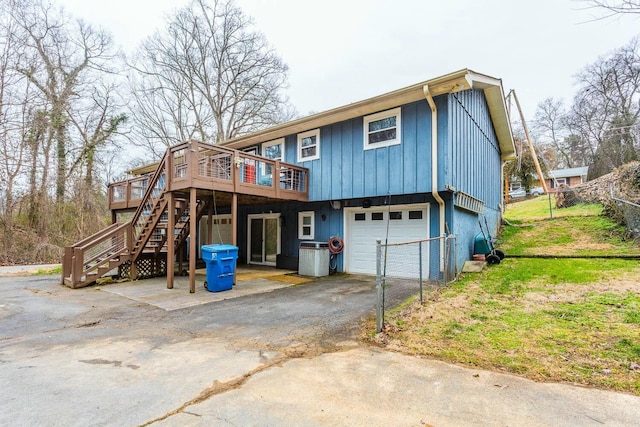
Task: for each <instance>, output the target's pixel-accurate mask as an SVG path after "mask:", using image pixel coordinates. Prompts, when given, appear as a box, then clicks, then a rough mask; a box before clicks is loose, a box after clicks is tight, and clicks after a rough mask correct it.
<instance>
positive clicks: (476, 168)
mask: <svg viewBox="0 0 640 427" xmlns="http://www.w3.org/2000/svg"><path fill="white" fill-rule="evenodd" d="M448 121H449V129H450V144H449V147H448V152H447V153H446V157H447V161H446V166H445V175H446V178H445V179H446V181H447V183H449V184H450V185H452V186H453V187H455V188H456V190H458V191H462V192H464V193H467V194H469V195H471V196H473V197H475V198H477V199H480V200H482V201H483V202H484V212H483V213H484V215H485V216H486V217H487V222H488V224H489V227H490V232H491V234H492V236H495V234H496V231H497V229H498V225H499V222H500V217H501V211H500V203H501V198H502V188H501V183H502V177H501V173H502V169H501V166H502V162H501V158H500V149H499V145H498V138H497V136H496V134H495V131H494V128H493V123H492V121H491V116H490V115H489V109H488V107H487V103H486V100H485V97H484V93H483V92H482V91H479V90H469V91H464V92H461V93H457V94H452V95H450V96H449V118H448ZM453 218H454V219H453V224H452V230H454V231H453V232H454V233H455V234H456V235H457V236H458V264H459V265H462V264H461V263H463V262H464V261H465V260H468V259H470V258H471V255H472V254H473V239H474V237H475V235H476V234H478V233H479V232H480V225H479V224H478V220H479V219H480V216H479V215H478V214H476V213H473V212H469V211H466V210H463V209H459V208H455V211H454V213H453ZM482 222H483V225H484V219H482Z"/></svg>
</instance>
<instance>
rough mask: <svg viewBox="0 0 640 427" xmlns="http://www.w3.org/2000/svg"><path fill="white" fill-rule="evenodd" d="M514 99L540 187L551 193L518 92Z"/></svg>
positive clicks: (514, 93) (513, 91)
mask: <svg viewBox="0 0 640 427" xmlns="http://www.w3.org/2000/svg"><path fill="white" fill-rule="evenodd" d="M511 93H513V99H515V100H516V107H518V112H519V113H520V121H522V128H523V129H524V136H525V137H526V138H527V143H528V144H529V151H530V152H531V159H532V160H533V164H534V165H535V167H536V172H537V173H538V180H540V185H541V186H542V189H543V190H544V192H545V193H547V192H548V191H549V189H548V188H547V181H546V180H545V179H544V176H543V175H542V169H540V163H538V156H537V155H536V150H535V148H533V144H532V143H531V137H529V129H527V123H526V122H525V121H524V114H522V108H520V102H519V101H518V95H516V91H515V90H512V91H511Z"/></svg>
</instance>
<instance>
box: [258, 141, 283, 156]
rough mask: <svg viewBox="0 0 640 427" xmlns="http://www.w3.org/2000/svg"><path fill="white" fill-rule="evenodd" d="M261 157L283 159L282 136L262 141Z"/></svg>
mask: <svg viewBox="0 0 640 427" xmlns="http://www.w3.org/2000/svg"><path fill="white" fill-rule="evenodd" d="M262 157H266V158H267V159H273V160H281V161H282V160H284V138H279V139H274V140H273V141H269V142H265V143H263V144H262Z"/></svg>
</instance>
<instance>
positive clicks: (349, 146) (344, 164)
mask: <svg viewBox="0 0 640 427" xmlns="http://www.w3.org/2000/svg"><path fill="white" fill-rule="evenodd" d="M353 140H354V138H353V121H352V120H349V121H346V122H344V123H343V125H342V135H341V140H340V153H341V156H342V157H341V159H339V160H338V161H337V162H336V164H335V166H336V167H337V168H339V169H340V174H341V183H340V184H341V187H340V191H338V192H336V193H335V196H336V197H335V198H336V199H343V198H344V199H350V198H352V197H353V185H352V182H353V168H352V167H351V165H352V164H353Z"/></svg>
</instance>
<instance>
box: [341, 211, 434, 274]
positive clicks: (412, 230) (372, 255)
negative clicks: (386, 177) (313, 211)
mask: <svg viewBox="0 0 640 427" xmlns="http://www.w3.org/2000/svg"><path fill="white" fill-rule="evenodd" d="M345 216H346V218H345V223H346V224H345V225H346V227H347V228H346V230H347V232H346V233H345V237H346V238H347V239H346V241H345V252H346V257H347V259H346V261H347V262H346V271H347V272H348V273H362V274H376V240H377V239H380V240H381V241H382V243H384V242H385V238H386V235H387V223H388V225H389V237H388V242H389V243H399V242H409V241H415V240H420V239H426V238H428V236H429V206H428V205H426V204H420V205H397V206H391V209H389V207H388V206H385V207H372V208H367V209H363V208H357V209H345ZM423 246H424V247H423V257H422V265H423V277H428V270H427V268H428V262H427V258H428V250H427V247H426V245H423ZM418 257H419V254H418V246H417V245H416V244H414V245H408V246H398V247H389V249H388V251H387V269H386V271H387V275H389V276H396V277H418V276H419V261H418V259H419V258H418Z"/></svg>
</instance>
